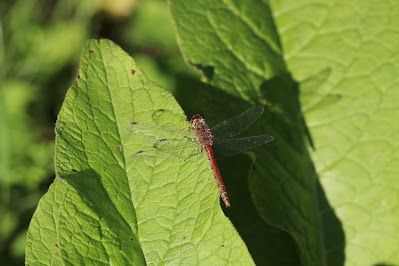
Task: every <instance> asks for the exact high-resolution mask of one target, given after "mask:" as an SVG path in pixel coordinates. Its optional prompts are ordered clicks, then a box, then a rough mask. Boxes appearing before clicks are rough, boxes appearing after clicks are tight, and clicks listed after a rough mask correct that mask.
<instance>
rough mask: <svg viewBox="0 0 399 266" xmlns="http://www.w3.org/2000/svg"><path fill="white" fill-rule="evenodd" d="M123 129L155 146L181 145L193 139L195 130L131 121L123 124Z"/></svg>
mask: <svg viewBox="0 0 399 266" xmlns="http://www.w3.org/2000/svg"><path fill="white" fill-rule="evenodd" d="M125 131H126V132H127V133H128V134H130V135H132V136H133V137H134V138H137V139H138V140H140V141H143V142H146V143H147V144H154V145H157V148H161V147H162V146H168V145H172V146H173V145H182V144H184V143H187V142H192V141H194V140H195V132H194V130H193V128H191V127H186V128H180V127H168V126H157V125H150V124H145V123H138V122H131V123H129V124H127V125H126V126H125Z"/></svg>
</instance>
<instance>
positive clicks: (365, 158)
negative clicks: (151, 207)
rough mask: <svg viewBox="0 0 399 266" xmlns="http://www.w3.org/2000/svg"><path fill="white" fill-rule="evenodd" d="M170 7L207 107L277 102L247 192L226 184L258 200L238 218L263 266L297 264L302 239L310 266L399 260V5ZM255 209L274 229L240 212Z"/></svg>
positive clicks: (219, 113) (178, 0)
mask: <svg viewBox="0 0 399 266" xmlns="http://www.w3.org/2000/svg"><path fill="white" fill-rule="evenodd" d="M169 2H170V7H171V13H172V16H173V19H174V22H175V26H176V30H177V34H178V42H179V45H180V48H181V50H182V52H183V54H184V57H185V59H186V61H187V62H189V63H191V64H192V65H194V66H196V67H197V68H199V69H201V70H202V71H203V72H204V77H203V81H204V82H205V83H206V85H205V86H204V87H203V89H202V91H201V92H200V96H202V97H197V98H198V99H201V98H205V99H204V101H203V102H208V105H209V104H210V105H212V106H211V107H209V106H206V107H204V111H207V110H208V112H209V113H213V114H215V113H216V115H215V117H219V118H221V117H224V116H225V115H226V116H227V115H228V114H227V113H230V112H231V110H233V109H237V108H241V106H244V105H249V104H250V105H253V104H259V103H261V104H263V105H266V106H267V107H268V110H267V111H266V112H265V113H266V114H265V115H264V116H263V123H264V126H263V128H260V127H259V128H258V129H257V130H256V132H258V133H259V132H264V133H267V134H271V135H274V136H275V137H276V139H275V141H274V142H273V143H271V144H268V145H267V146H265V147H264V149H263V148H262V149H257V150H254V154H252V156H251V157H252V158H253V159H254V160H255V162H254V164H253V167H254V170H252V171H251V174H250V176H249V181H248V184H247V188H248V191H247V188H246V187H244V184H245V182H242V181H240V182H239V181H231V183H230V184H229V181H228V180H227V181H226V182H225V183H226V187H227V189H228V190H230V191H235V190H239V189H240V190H241V191H243V190H245V194H246V193H248V194H249V195H250V197H251V198H252V200H253V206H254V207H255V208H254V210H253V212H250V211H251V208H252V206H251V203H249V202H247V201H246V200H248V199H247V198H248V197H247V198H246V197H245V196H243V197H242V198H241V199H242V200H243V201H242V202H241V204H242V205H243V206H242V210H237V209H235V210H234V213H232V216H231V217H232V220H233V222H234V224H235V225H236V227H237V229H238V231H239V232H240V234H241V235H242V237H243V239H244V240H245V241H246V243H247V245H248V248H249V250H250V252H251V254H252V255H253V257H254V260H255V262H256V263H258V264H262V265H263V264H266V263H269V264H271V265H280V264H284V263H286V261H284V260H287V258H289V257H290V256H292V258H293V260H294V257H295V251H293V246H294V245H295V246H297V248H298V249H297V250H298V256H299V259H300V261H301V263H302V265H326V264H327V265H343V264H344V263H346V264H347V265H380V264H398V263H399V253H398V252H397V246H398V241H397V237H396V235H397V231H398V229H399V215H398V212H397V208H396V206H397V202H398V200H399V198H398V197H399V196H398V195H399V193H398V190H399V181H398V180H397V178H396V177H397V176H398V165H399V163H398V162H397V161H398V160H397V158H398V156H397V152H396V151H397V146H398V134H397V132H398V123H397V120H398V117H399V113H398V110H399V109H398V102H399V101H398V93H397V85H396V84H397V81H396V80H397V72H398V69H397V68H398V66H397V64H396V63H395V62H397V59H398V52H397V50H398V48H397V47H398V45H397V44H398V42H399V35H398V33H397V25H399V23H398V22H399V21H398V16H397V14H398V11H399V6H398V4H397V3H396V2H394V1H385V2H381V1H379V2H375V1H361V2H359V1H346V2H334V3H323V2H320V1H313V0H310V1H281V0H279V1H264V2H266V3H262V2H261V1H255V0H254V1H233V0H231V1H230V0H226V1H197V2H195V3H192V2H190V3H188V2H187V1H182V0H170V1H169ZM269 2H270V5H269ZM280 42H281V45H280ZM286 72H288V74H287V73H286ZM298 89H300V92H301V97H300V99H299V94H298V91H297V90H298ZM212 96H214V98H212ZM215 98H216V99H215ZM299 100H300V101H301V103H300V104H299ZM199 101H200V100H199ZM203 102H202V104H203V105H204V103H203ZM238 106H240V107H238ZM224 109H227V110H226V111H225V112H223V110H224ZM303 112H305V117H304V118H306V121H307V123H308V126H309V128H308V129H307V128H306V127H304V123H303V122H304V121H305V119H304V118H302V115H303ZM212 119H213V118H212ZM215 120H216V119H215ZM308 130H309V131H308ZM254 132H255V131H254ZM309 132H310V134H309ZM306 138H309V141H310V144H312V143H313V144H314V147H315V150H314V151H313V150H312V149H311V150H310V154H308V152H309V151H308V150H307V148H306V146H305V143H306V141H305V140H306ZM310 157H311V158H310ZM247 166H248V165H247ZM248 167H249V166H248ZM221 168H222V173H223V165H221ZM228 168H229V169H230V171H231V172H234V169H238V168H239V166H237V164H231V163H230V165H229V167H227V166H225V167H224V169H228ZM232 175H234V174H232ZM241 178H242V177H241ZM235 197H237V195H231V198H232V206H234V198H235ZM248 213H250V215H249V214H248ZM256 215H258V216H259V217H261V218H262V219H263V221H265V222H266V223H267V224H266V223H265V224H262V223H256V227H254V226H253V223H251V222H252V221H250V220H243V218H242V217H256ZM268 225H272V226H273V228H274V229H276V228H280V229H282V230H284V231H287V232H288V234H289V236H291V237H292V239H293V240H294V245H293V244H292V243H291V242H290V239H289V238H287V237H286V236H284V233H283V232H280V237H275V238H272V236H276V235H277V234H273V232H274V231H272V230H270V232H267V230H264V229H265V228H267V226H268ZM251 226H252V228H251ZM260 231H262V232H263V234H257V232H260ZM266 234H269V235H270V237H265V235H266ZM257 236H258V238H257ZM277 239H280V240H281V242H277ZM284 241H285V244H284V243H283V242H284ZM276 243H278V244H279V245H276ZM277 246H278V248H277ZM273 249H274V250H275V252H274V254H278V255H275V256H273V255H272V254H270V253H269V252H270V250H273ZM266 251H267V252H266ZM287 252H288V254H289V255H288V256H287ZM344 259H345V261H344ZM291 264H294V265H295V263H293V262H291Z"/></svg>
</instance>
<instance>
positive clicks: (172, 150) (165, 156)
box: [131, 145, 201, 161]
mask: <svg viewBox="0 0 399 266" xmlns="http://www.w3.org/2000/svg"><path fill="white" fill-rule="evenodd" d="M200 152H201V147H200V146H199V145H178V146H169V147H163V148H155V149H151V150H140V151H137V152H136V153H134V154H132V155H131V157H132V158H133V159H137V160H147V161H165V160H167V161H170V160H172V161H173V160H179V159H182V160H189V159H194V158H195V157H194V155H198V154H199V153H200Z"/></svg>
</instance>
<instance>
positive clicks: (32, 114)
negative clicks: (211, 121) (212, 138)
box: [0, 0, 201, 265]
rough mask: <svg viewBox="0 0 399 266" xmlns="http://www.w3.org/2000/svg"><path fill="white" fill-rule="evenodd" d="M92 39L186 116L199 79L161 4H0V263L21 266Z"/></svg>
mask: <svg viewBox="0 0 399 266" xmlns="http://www.w3.org/2000/svg"><path fill="white" fill-rule="evenodd" d="M90 38H108V39H111V40H112V41H114V42H115V43H117V44H118V45H120V46H121V47H122V48H123V49H124V50H125V51H127V52H128V53H129V54H130V55H131V56H132V57H133V58H134V59H135V60H136V62H137V63H138V65H139V66H140V67H141V68H142V69H143V70H144V72H145V73H146V74H147V75H148V76H149V77H150V79H151V80H153V81H155V82H157V83H158V84H160V85H162V86H164V87H165V88H167V89H168V90H170V91H171V92H172V93H173V94H174V96H175V97H176V99H177V101H178V102H179V103H180V104H181V105H182V107H183V109H185V110H186V108H188V109H189V110H190V108H189V106H185V103H186V105H189V104H188V103H187V101H185V100H184V99H187V98H190V97H187V96H189V95H185V93H192V91H190V90H185V89H184V88H198V86H199V79H200V76H201V75H200V73H198V72H196V71H194V69H192V68H190V67H188V66H187V65H186V64H185V63H184V61H183V59H182V57H181V54H180V52H179V49H178V47H177V43H176V39H175V33H174V28H173V25H172V22H171V19H170V16H169V10H168V7H167V3H166V1H163V0H162V1H161V0H159V1H158V0H151V1H144V0H142V1H137V0H136V1H134V0H131V1H129V0H119V1H112V0H85V1H80V0H79V1H78V0H60V1H38V0H30V1H26V0H17V1H11V0H10V1H8V0H6V1H4V0H2V1H1V2H0V121H1V123H0V190H1V191H0V217H1V218H0V261H1V262H2V265H22V264H23V263H24V256H25V254H24V253H25V242H26V232H27V229H28V225H29V222H30V219H31V217H32V215H33V212H34V211H35V208H36V205H37V203H38V201H39V199H40V198H41V196H42V195H43V194H44V193H45V192H46V191H47V189H48V187H49V185H50V184H51V183H52V182H53V179H54V176H55V175H54V163H53V153H54V137H55V136H54V125H55V122H56V119H57V114H58V112H59V110H60V108H61V105H62V102H63V99H64V95H65V93H66V91H67V89H68V88H69V87H70V86H71V84H72V82H73V80H74V79H75V76H76V73H77V69H78V64H79V59H80V54H81V52H82V49H83V46H84V44H85V42H86V41H87V40H88V39H90Z"/></svg>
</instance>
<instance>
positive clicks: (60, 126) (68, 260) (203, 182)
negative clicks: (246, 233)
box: [26, 40, 253, 265]
mask: <svg viewBox="0 0 399 266" xmlns="http://www.w3.org/2000/svg"><path fill="white" fill-rule="evenodd" d="M131 121H137V122H145V123H149V124H158V125H172V126H188V122H187V121H186V117H185V115H184V113H183V110H182V109H181V108H180V107H179V105H178V104H177V103H176V101H175V99H174V98H173V96H172V95H171V94H170V93H168V92H167V91H165V90H164V89H163V88H161V87H159V86H158V85H157V84H155V83H153V82H151V81H150V80H149V79H148V78H147V77H146V76H145V75H144V73H143V72H142V71H141V70H140V69H139V67H138V66H137V65H136V64H135V62H134V61H133V59H132V58H130V57H129V56H128V55H127V54H126V53H125V52H123V51H122V50H121V48H119V47H118V46H116V45H115V44H113V43H112V42H110V41H107V40H99V41H90V42H89V43H88V44H87V45H86V47H85V49H84V52H83V56H82V60H81V62H80V68H79V71H78V77H77V78H76V80H75V83H74V84H73V85H72V87H71V89H69V91H68V93H67V96H66V99H65V102H64V104H63V106H62V109H61V111H60V114H59V116H58V121H57V127H56V134H57V137H56V153H55V166H56V173H57V177H58V178H57V179H56V180H55V181H54V183H53V184H52V185H51V187H50V189H49V191H48V192H47V193H46V194H45V196H44V197H43V198H42V199H41V201H40V204H39V207H38V208H37V210H36V213H35V215H34V217H33V219H32V221H31V224H30V228H29V232H28V244H27V251H26V263H27V264H29V265H31V264H35V263H42V264H71V265H78V264H87V265H89V264H90V265H92V264H113V265H128V264H130V265H142V264H145V263H147V264H150V265H159V264H173V265H176V264H188V265H190V264H203V265H218V264H228V265H230V264H234V263H238V264H245V265H249V264H252V263H253V262H252V258H251V256H250V255H249V253H248V250H247V248H246V246H245V244H244V242H243V241H242V240H241V238H240V237H239V235H238V233H237V232H236V230H235V229H234V227H233V226H232V224H231V223H230V221H229V220H228V219H227V218H226V217H225V216H224V214H223V212H222V210H221V208H220V203H219V194H218V189H217V186H216V185H215V181H214V179H213V176H212V172H211V169H210V168H209V165H208V164H207V160H206V158H205V157H204V156H197V158H196V159H195V160H194V161H190V160H184V159H182V160H168V161H146V160H133V159H132V158H130V155H131V154H132V153H133V152H134V151H137V150H139V149H142V147H143V145H145V144H144V143H139V142H138V141H137V140H136V139H134V138H132V137H131V136H130V135H128V134H127V133H126V132H125V131H124V127H125V125H126V124H128V123H129V122H131Z"/></svg>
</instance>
